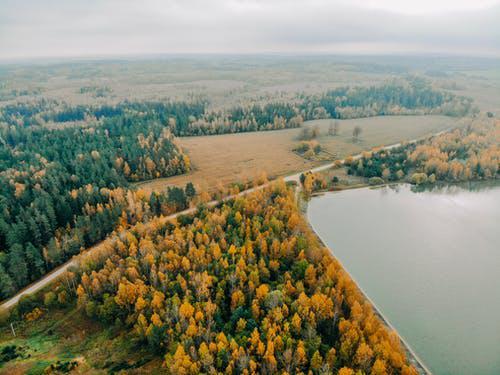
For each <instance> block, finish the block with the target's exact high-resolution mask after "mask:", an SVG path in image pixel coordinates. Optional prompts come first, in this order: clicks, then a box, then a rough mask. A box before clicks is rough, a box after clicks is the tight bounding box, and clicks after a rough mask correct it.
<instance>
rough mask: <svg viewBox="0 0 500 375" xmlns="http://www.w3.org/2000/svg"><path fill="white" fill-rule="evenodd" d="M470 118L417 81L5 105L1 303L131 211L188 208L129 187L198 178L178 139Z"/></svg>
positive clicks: (178, 198) (450, 98)
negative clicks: (249, 97) (262, 95)
mask: <svg viewBox="0 0 500 375" xmlns="http://www.w3.org/2000/svg"><path fill="white" fill-rule="evenodd" d="M471 110H472V103H471V101H470V100H469V99H466V98H462V97H457V96H454V95H452V94H449V93H444V92H440V91H436V90H434V89H433V88H432V87H431V86H430V85H429V84H428V83H427V82H426V81H423V80H421V79H417V78H412V79H408V80H403V81H392V82H389V83H387V84H384V85H380V86H373V87H366V88H364V87H355V88H347V87H346V88H338V89H335V90H332V91H328V92H325V93H324V94H321V95H303V94H300V95H296V97H294V98H293V99H290V100H288V101H284V102H273V101H270V102H267V103H252V102H250V103H249V104H248V105H245V106H235V107H231V108H228V109H218V110H216V109H213V108H211V107H210V105H209V103H208V102H207V101H204V100H198V99H194V100H192V101H183V102H175V101H164V102H128V101H126V102H122V103H119V104H117V105H113V106H112V105H100V106H90V105H79V106H70V105H68V104H66V103H60V102H57V101H54V100H47V99H41V100H39V101H37V102H34V103H32V102H22V101H21V102H17V103H14V104H8V105H5V106H2V107H1V108H0V271H1V272H0V273H2V275H1V277H0V296H1V297H6V296H9V295H11V294H12V293H13V292H14V291H15V290H17V289H19V288H21V287H23V286H24V285H26V284H27V283H29V282H30V281H33V280H35V279H36V278H38V277H39V276H41V275H43V274H44V272H45V271H47V270H49V269H51V268H53V267H54V266H55V265H57V264H60V263H61V262H62V261H64V260H66V259H67V258H68V257H69V256H71V255H73V254H76V253H78V251H79V250H80V249H81V248H85V247H88V246H90V245H92V244H94V243H96V242H97V241H99V240H101V239H102V238H104V237H105V236H106V235H107V234H109V233H110V232H111V231H112V230H113V229H114V228H115V226H116V225H117V223H118V222H119V221H120V218H121V217H122V216H123V212H124V211H125V212H126V213H125V216H126V218H125V221H126V222H129V221H131V220H132V221H133V220H136V219H135V217H134V209H132V210H131V211H132V212H130V207H131V206H133V207H136V206H140V207H142V206H144V205H145V206H144V208H143V211H148V212H166V211H170V210H171V209H175V208H183V207H184V208H185V207H186V206H187V204H188V203H187V202H188V201H189V200H190V199H192V196H191V197H188V196H187V194H186V192H185V191H184V190H183V189H179V190H176V189H171V190H170V191H168V192H166V193H165V194H164V195H162V196H161V197H158V198H155V201H154V202H150V201H149V199H150V197H149V196H143V195H140V194H139V196H137V195H136V194H132V195H130V194H128V192H127V190H126V189H128V187H129V182H134V181H141V180H148V179H153V178H159V177H169V176H173V175H177V174H182V173H185V172H187V171H188V170H189V169H190V160H189V158H188V157H187V155H185V154H184V153H183V151H182V150H181V149H180V147H179V146H178V145H177V143H176V140H175V136H176V135H177V136H187V135H206V134H220V133H234V132H246V131H258V130H271V129H284V128H295V127H299V126H301V124H302V123H303V121H304V120H309V119H318V118H351V117H363V116H374V115H390V114H422V113H444V114H455V115H458V114H463V113H467V112H470V111H471ZM123 188H125V190H123ZM132 202H134V203H133V204H132ZM137 202H142V203H140V204H139V203H137ZM166 206H168V207H169V208H166Z"/></svg>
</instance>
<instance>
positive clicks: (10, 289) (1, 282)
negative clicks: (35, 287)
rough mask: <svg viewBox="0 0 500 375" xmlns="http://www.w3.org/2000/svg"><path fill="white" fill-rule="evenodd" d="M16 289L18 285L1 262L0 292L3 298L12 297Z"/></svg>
mask: <svg viewBox="0 0 500 375" xmlns="http://www.w3.org/2000/svg"><path fill="white" fill-rule="evenodd" d="M15 291H16V287H15V285H14V282H13V281H12V278H11V277H10V275H9V274H8V273H7V272H5V268H4V267H3V265H2V264H0V294H1V296H2V299H4V298H7V297H10V296H11V295H12V294H14V292H15Z"/></svg>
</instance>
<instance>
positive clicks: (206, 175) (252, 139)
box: [138, 116, 460, 190]
mask: <svg viewBox="0 0 500 375" xmlns="http://www.w3.org/2000/svg"><path fill="white" fill-rule="evenodd" d="M332 121H333V120H317V121H309V122H307V123H305V125H304V126H309V127H314V126H318V127H319V129H320V136H319V137H318V139H317V140H318V141H319V143H320V144H321V145H322V146H323V147H324V149H325V150H326V151H328V153H329V154H333V155H334V157H333V156H332V157H331V159H334V158H344V157H346V156H348V155H350V154H355V153H359V152H360V151H363V150H367V149H370V148H372V147H375V146H381V145H388V144H392V143H397V142H399V141H404V140H410V139H414V138H419V137H423V136H425V135H428V134H431V133H435V132H438V131H441V130H444V129H447V128H450V127H452V126H459V125H460V121H459V120H457V119H454V118H449V117H444V116H390V117H389V116H386V117H372V118H364V119H355V120H339V122H340V131H339V135H338V136H335V137H334V136H329V135H328V128H329V126H330V123H331V122H332ZM355 126H360V127H361V128H362V135H361V139H360V141H359V142H356V143H354V142H353V140H352V130H353V128H354V127H355ZM300 132H301V129H288V130H276V131H267V132H256V133H240V134H227V135H220V136H203V137H185V138H180V142H181V145H182V147H184V148H185V149H186V150H187V152H188V154H189V156H190V158H191V162H192V164H193V171H192V172H191V173H189V174H186V175H182V176H175V177H170V178H162V179H157V180H153V181H148V182H143V183H140V184H138V185H140V186H141V187H142V188H144V189H148V190H163V189H166V188H167V187H168V186H172V185H178V186H179V185H181V186H182V185H185V184H186V183H187V182H189V181H191V182H193V183H194V184H195V185H197V186H198V187H200V188H202V189H204V190H212V189H213V188H215V187H216V186H217V185H218V184H222V185H227V184H230V183H232V182H238V181H244V180H245V179H254V178H255V177H257V176H260V175H261V174H262V173H263V172H265V173H266V174H267V176H268V177H277V176H283V175H287V174H291V173H293V172H297V171H301V170H305V169H308V168H311V167H313V166H315V165H318V164H319V163H320V162H317V161H316V162H313V161H309V160H306V159H304V158H302V157H301V156H299V155H297V154H296V153H294V152H293V148H294V146H295V145H296V144H297V143H298V142H299V140H298V137H299V135H300Z"/></svg>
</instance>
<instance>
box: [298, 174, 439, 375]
mask: <svg viewBox="0 0 500 375" xmlns="http://www.w3.org/2000/svg"><path fill="white" fill-rule="evenodd" d="M398 184H399V183H395V184H383V185H377V186H370V185H362V186H356V187H354V186H353V187H350V188H346V189H341V190H336V191H323V192H321V194H324V193H331V192H341V191H344V190H353V189H363V188H381V187H384V186H390V185H398ZM318 193H319V192H318ZM321 194H318V195H321ZM308 206H309V202H307V204H306V205H304V208H305V211H304V212H303V215H304V216H305V219H306V222H307V225H308V226H309V229H310V230H311V231H312V233H313V234H314V236H315V237H316V238H317V240H318V241H319V243H320V244H321V245H322V246H323V247H324V248H326V249H328V251H329V252H330V255H331V256H332V257H333V258H335V260H336V261H337V262H338V263H339V264H340V266H341V267H342V269H343V270H344V272H345V273H346V274H347V275H348V276H349V277H350V278H351V279H352V280H353V281H354V283H355V284H356V287H357V288H358V290H359V291H360V292H361V294H362V295H363V297H364V298H365V299H366V300H367V301H368V302H369V303H370V304H371V306H372V308H373V310H374V312H375V315H376V316H377V317H378V318H379V319H380V320H381V321H382V323H383V324H384V325H385V326H386V327H387V328H388V329H389V330H392V331H394V332H396V333H397V335H398V337H399V341H400V343H401V345H402V346H403V348H404V350H405V353H406V356H407V359H408V362H409V363H411V364H412V365H413V366H414V367H415V368H416V369H417V371H418V373H419V374H421V375H432V372H431V371H430V370H429V368H428V367H427V366H426V365H425V364H424V362H423V361H422V359H420V357H419V356H418V355H417V353H415V351H414V350H413V349H412V348H411V346H410V345H409V344H408V342H407V341H406V340H405V339H404V338H403V337H402V336H401V334H400V333H399V331H398V330H397V329H396V328H395V327H394V326H393V325H392V324H391V323H390V322H389V320H388V319H387V318H386V316H385V315H384V314H383V313H382V311H381V310H380V309H379V307H377V305H376V304H375V303H374V301H373V300H372V299H371V298H370V297H369V296H368V294H367V293H366V292H365V291H364V290H363V288H361V286H360V284H359V283H358V281H357V280H356V279H355V278H354V277H353V276H352V274H351V273H350V272H349V271H348V269H347V268H346V267H345V265H344V264H343V263H342V262H341V261H340V259H339V258H337V257H336V256H335V254H334V253H333V251H332V249H331V248H330V247H329V246H328V245H327V243H326V241H324V240H323V238H322V237H321V236H320V234H319V233H318V232H317V231H316V230H315V229H314V227H313V225H312V224H311V221H310V220H309V216H308V214H307V207H308Z"/></svg>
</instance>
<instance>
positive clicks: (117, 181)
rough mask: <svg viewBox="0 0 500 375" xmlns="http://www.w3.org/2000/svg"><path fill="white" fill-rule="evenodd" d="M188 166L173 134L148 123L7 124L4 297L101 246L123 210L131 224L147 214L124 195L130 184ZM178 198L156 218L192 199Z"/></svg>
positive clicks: (0, 205)
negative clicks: (82, 251) (137, 214)
mask: <svg viewBox="0 0 500 375" xmlns="http://www.w3.org/2000/svg"><path fill="white" fill-rule="evenodd" d="M189 167H190V162H189V158H188V157H187V156H186V155H185V154H184V153H183V152H182V151H181V150H180V148H179V147H178V146H177V145H176V144H175V140H174V138H173V136H172V135H171V133H170V130H169V129H168V128H166V127H165V126H163V125H162V124H161V123H160V122H159V121H158V120H152V119H150V118H148V117H146V116H145V117H143V118H141V117H138V116H133V118H131V117H129V116H128V115H124V116H121V117H110V118H106V119H105V120H104V121H103V122H102V123H101V124H99V125H97V126H88V127H63V128H60V129H48V128H45V127H36V126H15V125H7V124H0V296H1V297H2V298H5V297H7V296H9V295H11V294H12V293H14V292H15V291H16V290H18V289H19V288H21V287H23V286H25V285H26V284H27V283H29V282H30V281H34V280H36V279H37V278H39V277H40V276H42V275H43V274H44V273H45V272H46V271H47V270H50V269H51V268H53V267H54V266H56V265H58V264H60V263H61V262H62V261H64V260H66V259H68V257H70V256H71V255H74V254H77V253H78V252H79V251H80V249H81V248H86V247H88V246H90V245H93V244H94V243H96V242H97V241H99V240H102V239H103V238H104V237H105V236H106V235H107V234H109V233H110V232H111V231H112V230H113V229H114V228H115V226H116V224H117V223H118V220H119V219H120V217H121V216H122V212H123V211H124V210H125V211H127V212H128V217H127V215H126V216H125V221H131V220H136V218H135V217H133V216H134V215H135V211H136V210H137V207H138V206H143V205H146V207H144V209H143V211H144V210H146V211H147V210H148V209H149V206H150V205H149V203H150V202H149V201H148V197H143V196H136V195H135V194H132V193H127V191H126V190H124V189H122V188H123V187H125V188H126V187H127V186H128V182H129V181H137V180H144V179H151V178H157V177H168V176H172V175H176V174H181V173H185V172H186V171H188V170H189ZM172 194H173V193H171V194H168V193H167V194H166V195H165V197H162V198H158V199H156V200H155V202H154V203H155V205H154V207H153V210H154V208H156V211H157V212H156V214H158V213H160V212H161V211H164V209H162V207H161V205H162V202H164V203H165V202H166V201H168V202H169V203H171V205H173V206H177V205H179V206H180V207H183V208H185V207H184V206H185V205H186V203H185V202H184V201H186V200H187V198H186V197H185V196H180V195H179V194H178V195H177V197H178V198H172V197H171V195H172ZM183 194H184V193H183ZM138 202H142V203H138ZM129 207H134V209H130V208H129Z"/></svg>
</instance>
